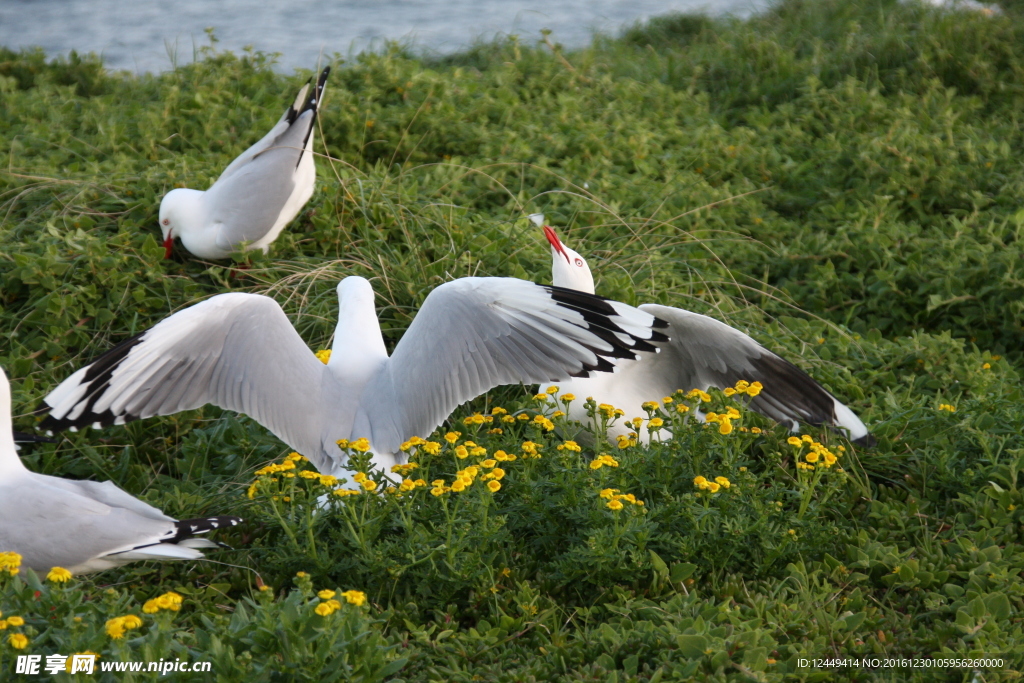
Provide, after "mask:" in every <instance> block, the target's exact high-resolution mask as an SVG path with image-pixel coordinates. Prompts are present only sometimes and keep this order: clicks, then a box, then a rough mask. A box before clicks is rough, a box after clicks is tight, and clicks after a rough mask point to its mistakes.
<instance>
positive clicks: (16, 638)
mask: <svg viewBox="0 0 1024 683" xmlns="http://www.w3.org/2000/svg"><path fill="white" fill-rule="evenodd" d="M7 642H8V643H10V645H11V647H13V648H14V649H15V650H24V649H25V648H26V647H28V637H27V636H26V635H24V634H23V633H13V634H11V636H10V637H8V638H7Z"/></svg>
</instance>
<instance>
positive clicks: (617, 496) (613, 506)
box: [597, 489, 644, 511]
mask: <svg viewBox="0 0 1024 683" xmlns="http://www.w3.org/2000/svg"><path fill="white" fill-rule="evenodd" d="M597 495H598V496H600V497H601V498H603V499H604V500H607V501H608V502H607V503H606V506H607V508H608V509H609V510H616V511H618V510H621V509H622V508H623V507H625V505H624V504H623V501H625V502H626V503H629V504H631V505H636V506H637V507H643V505H644V502H643V501H642V500H639V499H638V498H637V497H636V496H634V495H633V494H632V493H619V490H618V489H601V492H600V493H599V494H597Z"/></svg>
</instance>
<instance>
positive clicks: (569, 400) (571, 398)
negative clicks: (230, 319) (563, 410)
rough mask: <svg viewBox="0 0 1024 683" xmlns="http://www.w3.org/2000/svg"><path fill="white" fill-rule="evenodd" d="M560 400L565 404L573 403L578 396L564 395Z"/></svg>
mask: <svg viewBox="0 0 1024 683" xmlns="http://www.w3.org/2000/svg"><path fill="white" fill-rule="evenodd" d="M559 400H560V401H562V402H564V403H572V402H573V401H575V400H576V394H562V395H561V396H560V397H559Z"/></svg>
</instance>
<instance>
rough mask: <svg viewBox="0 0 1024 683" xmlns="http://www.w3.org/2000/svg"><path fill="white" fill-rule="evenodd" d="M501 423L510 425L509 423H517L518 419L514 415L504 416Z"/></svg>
mask: <svg viewBox="0 0 1024 683" xmlns="http://www.w3.org/2000/svg"><path fill="white" fill-rule="evenodd" d="M501 421H502V422H504V423H506V424H509V423H512V422H515V421H516V418H515V416H513V415H503V416H502V418H501Z"/></svg>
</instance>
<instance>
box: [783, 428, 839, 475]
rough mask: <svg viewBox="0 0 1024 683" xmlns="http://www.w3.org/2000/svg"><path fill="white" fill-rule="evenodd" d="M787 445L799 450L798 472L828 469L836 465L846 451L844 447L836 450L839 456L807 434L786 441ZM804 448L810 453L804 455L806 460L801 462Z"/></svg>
mask: <svg viewBox="0 0 1024 683" xmlns="http://www.w3.org/2000/svg"><path fill="white" fill-rule="evenodd" d="M786 443H788V444H789V445H790V446H793V447H794V448H796V449H797V455H796V457H797V462H796V468H797V469H798V470H814V469H822V468H825V469H828V468H829V467H832V465H835V464H836V462H837V461H838V458H839V457H841V456H842V455H843V451H845V450H846V449H845V448H844V447H843V446H838V447H837V448H836V450H837V451H839V453H838V455H837V454H835V453H833V452H832V451H830V450H829V449H828V448H826V447H825V446H823V445H822V444H820V443H818V442H817V441H815V440H814V439H812V438H811V437H810V436H808V435H806V434H804V435H803V436H800V437H796V436H791V437H789V438H788V439H786ZM804 446H807V447H808V452H807V453H806V454H804V455H803V458H804V460H803V461H801V460H800V455H801V453H802V452H803V449H804Z"/></svg>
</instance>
